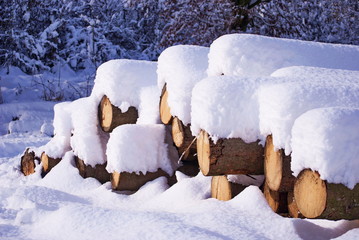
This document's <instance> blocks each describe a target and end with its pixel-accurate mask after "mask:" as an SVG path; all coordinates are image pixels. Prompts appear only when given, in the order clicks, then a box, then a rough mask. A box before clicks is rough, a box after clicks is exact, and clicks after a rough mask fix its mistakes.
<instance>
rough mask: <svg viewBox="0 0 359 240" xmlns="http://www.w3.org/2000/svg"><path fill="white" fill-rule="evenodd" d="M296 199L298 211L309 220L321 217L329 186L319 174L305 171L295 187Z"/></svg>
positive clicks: (300, 175) (299, 176)
mask: <svg viewBox="0 0 359 240" xmlns="http://www.w3.org/2000/svg"><path fill="white" fill-rule="evenodd" d="M294 198H295V201H296V203H297V206H298V210H299V211H300V212H301V213H302V214H303V215H304V216H305V217H307V218H316V217H318V216H320V215H321V214H322V213H323V211H324V209H325V207H326V201H327V186H326V183H325V181H323V180H322V179H320V175H319V173H318V172H314V171H311V170H309V169H305V170H303V171H302V172H301V173H300V174H299V175H298V179H297V181H296V183H295V185H294Z"/></svg>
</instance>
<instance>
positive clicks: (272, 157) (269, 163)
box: [264, 135, 295, 192]
mask: <svg viewBox="0 0 359 240" xmlns="http://www.w3.org/2000/svg"><path fill="white" fill-rule="evenodd" d="M290 164H291V157H290V156H286V155H285V154H284V151H283V149H280V150H278V151H275V150H274V145H273V138H272V135H269V136H267V139H266V144H265V147H264V175H265V179H266V182H267V184H268V187H269V188H270V189H271V190H272V191H277V192H292V191H293V187H294V181H295V177H294V176H293V175H292V171H291V169H290Z"/></svg>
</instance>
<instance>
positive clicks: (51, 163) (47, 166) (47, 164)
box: [41, 152, 61, 173]
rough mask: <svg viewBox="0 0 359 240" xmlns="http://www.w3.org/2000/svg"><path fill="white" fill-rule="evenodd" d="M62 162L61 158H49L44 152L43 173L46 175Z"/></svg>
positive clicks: (42, 157) (42, 159)
mask: <svg viewBox="0 0 359 240" xmlns="http://www.w3.org/2000/svg"><path fill="white" fill-rule="evenodd" d="M60 161H61V158H52V157H49V156H48V155H47V154H46V153H45V152H43V153H42V154H41V162H42V171H43V172H44V173H48V172H50V170H51V169H52V168H53V167H55V166H56V165H57V164H58V163H59V162H60Z"/></svg>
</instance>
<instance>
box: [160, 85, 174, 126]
mask: <svg viewBox="0 0 359 240" xmlns="http://www.w3.org/2000/svg"><path fill="white" fill-rule="evenodd" d="M167 101H168V91H167V84H165V85H164V86H163V89H162V93H161V98H160V118H161V121H162V123H163V124H170V123H171V120H172V115H171V109H170V107H169V106H168V102H167Z"/></svg>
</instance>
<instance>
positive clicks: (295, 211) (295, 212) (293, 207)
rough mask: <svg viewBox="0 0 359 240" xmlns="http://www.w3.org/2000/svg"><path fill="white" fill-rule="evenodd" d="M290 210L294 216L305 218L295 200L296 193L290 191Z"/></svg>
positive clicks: (290, 213) (288, 199)
mask: <svg viewBox="0 0 359 240" xmlns="http://www.w3.org/2000/svg"><path fill="white" fill-rule="evenodd" d="M287 201H288V212H289V215H290V216H291V217H292V218H303V215H302V214H301V213H300V212H299V209H298V206H297V203H296V202H295V198H294V193H293V192H288V198H287Z"/></svg>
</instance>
